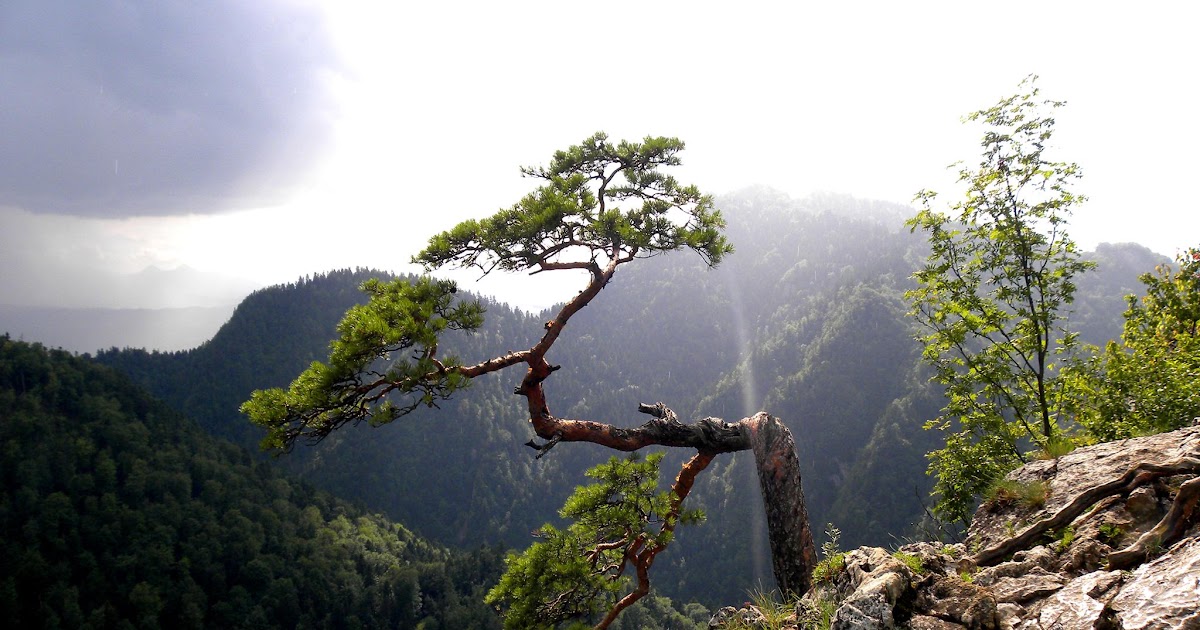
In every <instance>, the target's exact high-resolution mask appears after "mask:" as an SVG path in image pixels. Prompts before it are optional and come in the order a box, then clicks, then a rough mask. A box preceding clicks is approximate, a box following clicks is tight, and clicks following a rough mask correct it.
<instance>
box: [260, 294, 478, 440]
mask: <svg viewBox="0 0 1200 630" xmlns="http://www.w3.org/2000/svg"><path fill="white" fill-rule="evenodd" d="M362 290H363V293H365V294H366V295H367V296H368V300H367V303H366V304H358V305H355V306H353V307H351V308H350V309H349V310H348V311H346V314H345V315H344V316H343V317H342V321H341V322H340V323H339V324H338V326H337V332H338V337H337V339H335V340H334V341H333V342H332V343H331V344H330V352H329V359H328V361H327V362H321V361H313V362H312V364H311V365H309V367H308V369H306V370H305V371H304V372H301V373H300V375H299V376H297V377H296V378H295V380H293V381H292V384H291V385H290V386H289V387H288V388H287V389H283V388H280V387H273V388H270V389H265V390H257V391H255V392H254V393H253V396H252V397H251V398H250V400H249V401H247V402H246V403H244V404H243V405H242V406H241V411H242V413H244V414H246V415H247V416H249V417H250V420H251V421H252V422H254V423H255V424H257V425H259V426H262V427H264V428H266V429H267V436H266V437H264V438H263V440H262V447H263V448H264V449H266V450H279V451H290V450H291V448H292V446H293V445H294V444H295V442H296V441H297V440H307V441H308V442H309V443H316V442H319V441H321V440H323V439H324V438H325V437H326V436H328V435H329V434H330V433H332V432H333V431H335V430H337V429H338V428H340V427H342V426H343V425H345V424H347V423H352V424H357V423H359V422H361V421H362V420H369V422H370V424H371V426H380V425H383V424H387V423H389V422H391V421H393V420H395V419H396V418H399V417H400V416H404V415H408V414H409V413H411V412H412V411H413V410H414V409H416V408H417V407H419V406H422V405H424V406H425V407H434V406H436V404H437V403H438V402H439V401H443V400H447V399H449V398H450V397H451V396H452V395H454V393H455V392H457V391H458V390H460V389H463V388H465V387H467V385H468V384H469V382H470V381H469V379H467V378H466V377H464V376H463V375H461V374H460V373H458V372H455V371H454V368H455V367H456V366H458V365H459V362H458V360H457V359H455V358H454V357H453V356H452V355H451V356H443V357H440V358H439V357H438V356H437V351H438V343H439V341H440V339H441V337H442V335H443V333H445V332H446V331H451V330H461V331H474V330H476V329H478V328H479V327H480V326H481V325H483V306H482V305H481V304H480V303H479V302H478V301H460V300H455V293H457V292H458V289H457V287H456V286H455V284H454V283H453V282H450V281H448V280H434V279H431V278H419V279H417V280H415V281H412V282H410V281H407V280H403V279H393V280H390V281H382V280H379V279H375V278H372V279H370V280H367V281H366V282H364V283H363V285H362Z"/></svg>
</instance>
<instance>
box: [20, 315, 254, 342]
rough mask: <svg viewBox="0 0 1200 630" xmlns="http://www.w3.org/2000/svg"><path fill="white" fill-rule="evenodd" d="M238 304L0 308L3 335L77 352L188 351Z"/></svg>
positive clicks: (221, 323) (206, 337)
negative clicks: (107, 349)
mask: <svg viewBox="0 0 1200 630" xmlns="http://www.w3.org/2000/svg"><path fill="white" fill-rule="evenodd" d="M233 309H234V306H233V305H230V306H209V307H204V306H194V307H189V308H157V309H149V308H61V307H47V306H5V305H0V331H7V332H8V333H9V334H11V335H13V336H14V337H16V338H18V339H22V340H25V341H37V342H41V343H43V344H46V345H48V346H51V347H56V348H62V349H64V350H70V351H73V352H96V351H97V350H102V349H104V348H113V347H116V348H155V349H158V350H161V351H166V352H170V351H174V350H187V349H190V348H195V347H196V346H199V345H200V344H202V343H204V342H205V341H208V340H209V339H211V338H212V337H213V335H215V334H216V332H217V331H218V330H220V328H221V326H222V325H224V324H225V322H227V321H229V316H230V315H231V314H232V313H233Z"/></svg>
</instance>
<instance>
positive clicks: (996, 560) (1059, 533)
mask: <svg viewBox="0 0 1200 630" xmlns="http://www.w3.org/2000/svg"><path fill="white" fill-rule="evenodd" d="M1008 479H1009V480H1010V482H1011V488H1013V489H1014V491H1013V492H1011V493H1007V494H1003V495H1001V496H999V497H998V498H996V499H994V500H991V501H989V502H988V503H985V504H984V505H983V506H981V507H980V508H979V510H978V511H977V512H976V514H975V518H974V520H973V522H972V524H971V528H970V530H969V531H968V536H967V539H966V542H965V543H960V544H954V545H943V544H936V543H924V542H922V543H914V544H909V545H905V546H903V547H901V548H900V549H899V550H897V551H894V552H891V551H887V550H884V549H880V548H877V547H863V548H859V549H856V550H854V551H851V552H849V553H847V554H846V555H845V564H844V568H842V569H841V570H839V571H836V572H834V573H833V575H832V576H831V577H830V578H829V579H827V580H825V581H824V582H820V583H818V584H817V585H816V586H815V587H814V588H813V589H812V590H811V591H810V592H809V593H807V594H806V595H805V596H804V598H802V599H801V600H800V601H799V602H798V603H797V604H796V605H795V610H794V611H791V612H790V613H789V614H787V615H786V616H785V618H784V619H782V620H777V619H770V618H769V617H770V616H771V615H768V614H766V613H765V612H764V611H761V610H759V609H757V608H756V607H754V606H748V607H745V608H742V609H735V608H732V607H730V608H724V609H721V610H720V611H718V613H717V614H716V616H714V618H713V621H712V624H711V627H713V628H727V629H733V628H789V629H790V628H815V627H831V628H834V629H837V630H847V629H852V628H853V629H863V630H867V629H882V628H910V629H913V630H955V629H960V628H970V629H972V630H1074V629H1083V628H1096V629H1100V630H1118V629H1122V630H1150V629H1156V630H1157V629H1179V630H1182V629H1193V630H1200V510H1197V509H1196V508H1197V499H1198V498H1200V426H1192V427H1188V428H1185V429H1180V430H1178V431H1174V432H1171V433H1162V434H1159V435H1153V436H1148V437H1142V438H1134V439H1129V440H1122V441H1117V442H1109V443H1105V444H1099V445H1096V446H1090V447H1085V448H1080V449H1077V450H1075V451H1073V452H1071V453H1069V454H1067V455H1063V456H1061V457H1058V458H1056V459H1048V460H1039V461H1033V462H1030V463H1029V464H1026V465H1025V466H1024V467H1022V468H1020V469H1018V470H1016V471H1014V472H1013V473H1012V474H1010V475H1009V477H1008ZM826 624H828V625H826Z"/></svg>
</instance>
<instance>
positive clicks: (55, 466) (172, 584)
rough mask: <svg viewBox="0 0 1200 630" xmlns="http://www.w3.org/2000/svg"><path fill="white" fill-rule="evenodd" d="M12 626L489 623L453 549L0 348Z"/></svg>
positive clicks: (58, 368)
mask: <svg viewBox="0 0 1200 630" xmlns="http://www.w3.org/2000/svg"><path fill="white" fill-rule="evenodd" d="M0 449H2V457H0V567H3V569H2V570H0V618H2V619H4V624H5V627H6V628H59V627H62V628H95V629H99V628H159V627H161V628H296V627H307V628H413V627H417V625H418V624H421V623H423V624H424V625H422V626H421V627H424V628H430V627H437V628H468V627H470V628H487V627H498V626H499V623H498V619H497V617H496V616H495V615H494V613H493V612H492V611H491V610H490V609H488V607H486V606H485V605H484V604H483V603H482V597H483V591H484V589H485V588H486V586H487V584H489V583H490V582H491V581H493V580H494V579H495V576H496V575H498V572H499V570H500V567H501V561H500V559H501V555H502V554H501V551H502V550H501V549H498V548H495V547H493V548H489V549H480V550H478V551H476V552H473V553H465V552H458V551H447V550H445V549H444V548H442V547H439V546H436V545H433V544H430V543H428V542H426V541H424V540H423V539H421V538H419V537H417V536H415V535H414V534H412V533H411V532H410V531H408V530H407V529H405V528H404V527H401V526H400V525H396V524H394V523H391V522H389V521H388V520H386V519H384V518H382V517H379V516H372V515H368V514H366V513H364V512H362V511H361V510H360V509H358V508H354V507H351V506H349V505H348V504H346V503H345V502H343V501H340V500H336V499H334V498H332V497H330V496H329V495H328V494H326V493H324V492H319V491H316V490H314V489H313V488H312V487H311V486H309V485H307V484H300V483H297V482H295V481H291V480H288V479H286V478H285V477H283V476H282V475H280V474H279V473H278V472H277V471H275V470H274V469H273V468H272V467H271V466H269V465H267V464H266V463H265V462H263V461H261V460H258V459H255V458H252V457H249V456H248V455H247V453H246V451H244V450H243V449H241V448H239V447H237V446H234V445H232V444H230V443H228V442H225V441H222V440H216V439H213V438H212V437H211V436H209V435H206V434H205V433H204V432H203V431H201V430H200V429H199V428H198V427H197V426H196V425H194V424H193V423H191V422H190V421H189V420H187V419H186V418H184V417H183V416H181V415H180V414H179V413H178V412H176V411H174V410H172V409H170V408H168V407H167V406H166V405H164V404H162V403H160V402H157V401H155V400H153V399H151V398H150V397H149V396H147V395H146V394H145V393H143V392H142V391H141V390H140V389H139V388H138V387H136V386H135V385H133V384H132V383H131V382H130V381H129V380H128V379H127V378H125V377H124V376H123V375H120V374H119V373H117V372H116V371H114V370H112V369H109V368H105V367H102V366H97V365H95V364H94V363H92V362H91V361H88V360H86V359H84V358H81V357H76V356H73V355H70V354H68V353H66V352H63V351H57V350H56V351H48V350H46V349H44V348H42V347H41V346H39V345H30V344H26V343H22V342H16V341H13V340H11V339H10V338H9V337H7V336H2V337H0Z"/></svg>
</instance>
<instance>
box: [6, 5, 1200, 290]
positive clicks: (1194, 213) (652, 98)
mask: <svg viewBox="0 0 1200 630" xmlns="http://www.w3.org/2000/svg"><path fill="white" fill-rule="evenodd" d="M1197 17H1200V15H1198V14H1197V9H1194V8H1193V6H1192V3H1185V2H1176V3H1170V2H1159V3H1139V4H1137V5H1135V4H1132V3H1105V2H1045V1H1040V2H1004V3H975V2H938V3H931V2H923V3H922V2H907V3H900V2H836V3H835V2H825V3H821V6H815V3H809V2H779V3H764V2H740V3H731V2H713V3H705V2H649V1H645V0H643V1H641V2H626V1H623V0H616V1H611V2H606V3H601V4H596V3H573V2H520V3H496V2H486V3H484V2H479V3H473V2H459V3H450V2H441V3H436V2H428V3H408V2H393V3H380V2H374V1H370V2H368V1H365V0H364V1H361V2H354V1H347V0H330V1H328V2H289V1H283V0H279V1H264V0H255V1H254V2H245V1H241V0H216V1H210V2H203V3H197V2H168V1H165V0H142V1H138V0H92V1H90V2H75V1H70V0H62V1H56V0H4V2H3V3H0V304H10V305H12V304H16V305H20V304H37V305H42V306H47V305H72V306H130V307H162V306H185V305H189V304H191V305H198V306H199V305H212V304H215V303H221V302H225V303H233V302H235V301H237V299H238V298H240V297H241V296H242V295H244V294H245V292H246V291H247V290H249V288H251V287H254V286H261V285H265V284H272V283H279V282H287V281H292V280H295V279H296V278H298V277H300V276H303V275H305V274H308V273H314V272H321V271H326V270H329V269H333V268H339V267H355V266H369V267H378V268H383V269H389V270H397V271H404V270H409V267H408V265H407V261H408V259H409V257H410V256H411V255H412V254H413V253H414V252H415V251H417V250H418V249H419V248H420V247H421V246H422V244H423V243H424V242H425V241H426V239H428V237H429V236H430V235H432V234H433V233H436V232H438V231H441V230H444V229H448V228H449V227H452V226H453V224H454V223H456V222H457V221H459V220H462V219H466V218H470V217H481V216H485V215H487V214H490V213H491V212H493V211H495V210H496V209H498V208H500V207H504V206H508V205H511V204H512V203H513V202H515V201H516V200H517V199H518V198H519V197H520V196H521V195H522V194H524V193H525V192H526V191H527V190H529V188H530V187H531V182H529V181H528V180H522V179H521V177H520V175H519V172H518V168H519V167H520V166H522V165H535V164H542V163H545V162H546V160H547V159H548V158H549V157H550V155H551V154H552V153H553V151H554V150H556V149H560V148H565V147H567V146H569V145H571V144H574V143H577V142H579V141H580V140H582V139H584V138H585V137H587V136H588V135H590V134H591V133H593V132H595V131H599V130H604V131H607V132H608V133H609V134H610V136H611V137H613V138H614V139H622V138H627V139H640V138H642V137H644V136H646V135H667V136H677V137H679V138H681V139H683V140H684V141H686V142H687V145H688V148H687V150H686V151H685V152H684V154H683V159H684V162H685V164H684V167H682V169H680V170H679V171H678V175H679V177H680V178H681V179H682V180H683V181H685V182H690V183H695V184H697V185H699V186H700V187H701V188H702V189H704V190H706V191H708V192H712V193H717V194H719V193H723V192H730V191H733V190H736V189H738V188H741V187H744V186H747V185H753V184H764V185H768V186H771V187H774V188H777V189H780V190H782V191H785V192H787V193H789V194H791V195H793V196H796V197H800V196H804V195H806V194H809V193H810V192H813V191H833V192H844V193H849V194H852V195H855V196H859V197H866V198H876V199H883V200H889V201H896V202H901V203H908V202H909V201H910V200H911V199H912V196H913V194H914V193H915V192H916V191H917V190H919V189H921V188H925V187H931V188H937V189H941V190H946V192H947V193H949V192H951V191H950V190H948V188H947V183H948V182H949V181H950V180H949V175H948V172H947V171H946V170H945V167H946V165H948V164H950V163H951V162H954V161H956V160H961V159H967V160H970V159H973V158H974V157H976V156H977V155H978V138H979V136H980V132H979V130H978V129H976V128H971V127H968V126H964V125H962V124H961V123H960V122H959V119H960V117H961V116H962V115H963V114H966V113H967V112H969V111H973V110H976V109H980V108H984V107H988V106H990V105H992V104H994V103H995V102H996V101H997V100H999V99H1000V98H1001V97H1004V96H1007V95H1010V94H1012V93H1014V92H1015V90H1016V89H1017V84H1018V83H1019V82H1020V81H1021V79H1022V78H1023V77H1025V76H1026V75H1027V74H1030V73H1036V74H1039V75H1040V76H1041V80H1040V81H1039V85H1040V87H1041V89H1042V94H1043V96H1046V97H1049V98H1055V99H1062V100H1066V101H1068V103H1069V105H1068V107H1067V108H1066V109H1065V110H1060V112H1061V113H1060V114H1059V115H1058V127H1057V135H1056V136H1055V145H1056V146H1055V154H1054V155H1055V157H1056V158H1057V159H1062V160H1066V161H1074V162H1077V163H1079V164H1080V165H1081V166H1082V167H1083V170H1084V179H1083V181H1082V183H1081V185H1080V190H1081V191H1082V192H1084V193H1086V194H1088V195H1089V196H1090V198H1091V200H1090V202H1089V203H1088V204H1087V205H1086V206H1084V207H1083V208H1082V209H1081V210H1080V211H1079V212H1078V213H1077V215H1076V216H1075V218H1074V220H1073V221H1072V229H1071V232H1072V235H1073V236H1074V237H1075V238H1076V240H1077V241H1079V242H1080V244H1082V245H1083V246H1085V247H1087V248H1092V247H1094V246H1095V245H1096V244H1097V243H1098V242H1104V241H1109V242H1125V241H1135V242H1140V243H1142V244H1145V245H1147V246H1149V247H1151V248H1152V249H1154V250H1156V251H1158V252H1161V253H1163V254H1166V255H1174V254H1175V253H1176V252H1177V251H1178V250H1180V249H1181V248H1184V247H1187V246H1189V245H1197V244H1200V211H1198V210H1200V208H1198V207H1197V206H1198V204H1197V202H1196V198H1195V194H1194V190H1193V189H1194V188H1195V182H1196V173H1197V172H1198V170H1200V168H1198V167H1200V158H1197V153H1196V147H1197V146H1200V123H1198V122H1197V115H1196V91H1197V87H1196V84H1197V79H1196V77H1197V60H1198V59H1200V38H1198V37H1196V35H1195V28H1196V25H1197V24H1200V20H1198V19H1197ZM180 267H187V268H189V269H190V270H192V271H198V272H204V273H201V274H196V273H192V272H191V271H189V272H187V273H183V272H181V273H179V274H177V275H172V274H162V273H159V271H156V270H171V269H176V268H180ZM148 269H149V270H151V271H146V270H148ZM163 278H166V279H167V281H160V280H162V279H163ZM171 278H178V279H179V281H178V282H174V281H171ZM184 285H186V287H185V286H184ZM185 289H186V290H185ZM492 290H495V291H507V293H505V294H504V295H502V296H501V297H502V298H503V299H506V300H508V301H514V302H517V303H520V304H522V305H525V306H530V307H533V306H541V305H543V304H545V303H548V302H552V301H556V300H559V299H562V297H563V296H561V295H554V296H549V297H542V298H532V297H528V296H521V295H520V294H518V293H516V292H514V290H513V289H512V288H509V287H502V286H495V287H493V289H492Z"/></svg>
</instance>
